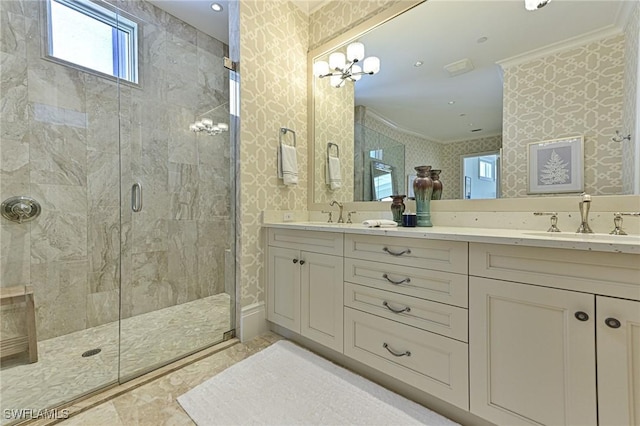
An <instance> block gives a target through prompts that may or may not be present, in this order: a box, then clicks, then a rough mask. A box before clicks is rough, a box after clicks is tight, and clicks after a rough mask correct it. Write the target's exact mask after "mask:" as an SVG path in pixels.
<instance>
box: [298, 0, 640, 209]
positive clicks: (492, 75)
mask: <svg viewBox="0 0 640 426" xmlns="http://www.w3.org/2000/svg"><path fill="white" fill-rule="evenodd" d="M374 20H375V19H374ZM639 20H640V5H639V3H638V2H637V1H635V0H604V1H593V0H585V1H568V0H553V1H551V2H549V3H548V4H547V5H546V6H545V7H543V8H541V9H539V10H536V11H527V10H526V9H525V7H524V0H510V1H453V0H429V1H426V2H422V3H420V4H418V5H416V6H414V7H412V8H410V9H409V10H407V11H405V12H404V13H401V14H397V16H395V17H393V18H392V19H388V20H386V21H385V22H383V23H379V22H378V24H375V26H374V27H372V28H368V29H367V28H364V27H362V28H361V29H360V30H359V33H357V34H356V33H355V32H352V33H351V34H350V33H347V34H345V35H343V36H341V37H339V38H338V39H336V40H335V41H334V42H329V43H327V44H325V45H323V46H321V47H319V48H317V49H314V50H313V51H312V52H310V54H309V64H310V76H309V78H310V88H311V94H312V96H311V101H310V116H311V117H312V119H313V121H312V123H310V136H311V137H310V141H312V143H311V144H310V145H311V147H310V164H311V165H312V166H311V169H310V170H311V171H312V178H311V179H310V182H311V183H310V186H311V188H310V194H311V195H310V201H311V202H312V203H325V202H327V201H329V200H331V199H338V200H341V201H375V200H376V199H378V200H379V199H380V197H377V196H376V194H375V193H374V191H372V190H371V188H373V187H374V186H373V180H374V179H375V177H376V176H375V174H374V173H372V170H374V169H375V167H374V168H372V164H374V162H375V163H384V164H387V165H390V166H392V167H391V169H392V170H393V176H391V179H392V180H391V182H392V183H393V186H394V190H395V191H397V192H399V193H401V194H404V193H405V192H406V188H407V180H408V179H410V176H411V175H413V174H414V173H415V172H414V167H415V166H419V165H431V166H432V168H434V169H439V170H441V173H440V180H441V181H442V182H443V185H444V190H443V196H442V198H443V199H468V198H471V199H473V198H486V197H489V198H492V197H499V198H515V197H527V196H533V195H534V194H532V193H531V191H530V186H529V175H530V174H531V173H530V172H531V171H530V170H529V158H528V157H529V155H530V154H529V152H530V149H529V148H528V147H529V146H530V144H532V143H539V142H544V143H553V142H552V141H555V140H558V139H562V138H568V137H572V136H581V137H583V161H582V162H581V164H571V167H581V168H583V175H584V179H583V180H584V183H583V187H582V188H581V189H583V190H584V191H586V192H588V193H590V194H594V195H622V194H634V193H636V194H637V193H638V186H640V183H638V182H637V181H638V167H639V164H640V147H639V142H638V135H637V129H638V108H637V107H636V105H637V104H638V91H637V88H638V50H639V47H638V33H639V31H640V30H639V28H640V23H639ZM378 21H379V20H378ZM372 25H374V24H372ZM355 41H357V42H360V43H362V44H363V45H364V50H365V53H364V55H365V57H369V56H375V57H377V58H379V60H380V71H379V72H377V73H376V74H374V75H362V76H360V78H359V80H358V81H355V82H353V81H350V80H348V81H346V82H345V84H343V85H342V86H341V87H339V88H336V87H333V85H332V81H331V80H332V79H331V78H318V77H316V76H314V75H311V73H312V71H311V68H312V66H313V64H314V63H316V62H318V61H322V60H324V61H328V59H329V55H330V54H331V53H333V52H336V51H338V52H346V50H347V46H348V45H349V44H351V43H352V42H355ZM363 62H364V61H360V62H359V63H357V64H356V65H362V64H363ZM335 81H336V80H335V79H334V83H335ZM628 135H630V137H628V138H626V137H627V136H628ZM550 141H551V142H550ZM329 142H331V143H335V144H337V145H339V147H340V155H341V158H340V162H341V165H340V168H341V178H342V181H341V185H340V187H338V188H333V189H331V188H330V186H329V185H327V182H328V177H327V172H326V162H327V153H326V147H327V143H329ZM486 153H491V155H492V156H493V157H491V158H492V161H487V158H489V157H487V156H486V155H485V154H486ZM476 157H477V158H480V159H481V160H482V161H484V163H487V164H488V165H487V164H484V163H483V164H480V163H482V161H481V160H478V159H477V158H476ZM468 158H476V159H475V160H474V161H475V163H477V164H475V163H474V165H475V168H474V167H470V166H468V167H465V159H468ZM554 158H556V157H554ZM467 161H469V160H467ZM557 161H560V160H557ZM556 166H558V167H560V166H562V167H564V166H563V165H562V164H556ZM567 167H568V166H567ZM489 169H491V170H489ZM465 170H472V171H471V172H465ZM489 172H490V176H487V175H486V174H487V173H489ZM483 173H484V175H483ZM466 174H468V175H469V176H466ZM532 176H533V175H532ZM531 179H534V177H532V178H531ZM491 181H493V185H494V187H495V189H493V190H491V189H489V190H487V189H485V190H483V191H480V188H483V187H486V186H487V185H488V184H489V182H491ZM469 182H470V184H469ZM474 188H477V191H476V193H475V194H482V195H476V196H474V195H475V194H474ZM576 192H579V191H576ZM554 193H555V191H554V188H553V186H552V185H550V186H549V190H548V191H547V192H546V193H542V195H553V194H554ZM487 194H489V195H487ZM491 194H493V195H491ZM540 195H541V194H540V193H536V194H535V196H540ZM564 195H567V194H566V193H565V194H564Z"/></svg>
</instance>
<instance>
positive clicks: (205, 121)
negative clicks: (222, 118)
mask: <svg viewBox="0 0 640 426" xmlns="http://www.w3.org/2000/svg"><path fill="white" fill-rule="evenodd" d="M202 124H203V125H204V126H205V127H211V126H213V120H209V119H208V118H204V119H202Z"/></svg>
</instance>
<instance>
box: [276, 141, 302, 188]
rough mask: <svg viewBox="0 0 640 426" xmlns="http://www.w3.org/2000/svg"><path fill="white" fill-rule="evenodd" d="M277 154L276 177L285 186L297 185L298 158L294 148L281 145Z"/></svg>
mask: <svg viewBox="0 0 640 426" xmlns="http://www.w3.org/2000/svg"><path fill="white" fill-rule="evenodd" d="M278 152H279V155H278V177H279V178H282V180H283V181H284V184H285V185H297V184H298V157H297V155H296V147H295V146H291V145H284V144H281V145H280V149H279V150H278Z"/></svg>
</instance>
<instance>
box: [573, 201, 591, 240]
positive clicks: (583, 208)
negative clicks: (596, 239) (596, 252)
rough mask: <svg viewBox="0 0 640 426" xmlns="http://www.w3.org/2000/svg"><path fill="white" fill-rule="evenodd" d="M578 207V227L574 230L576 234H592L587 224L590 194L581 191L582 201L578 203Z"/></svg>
mask: <svg viewBox="0 0 640 426" xmlns="http://www.w3.org/2000/svg"><path fill="white" fill-rule="evenodd" d="M578 206H579V208H580V221H581V223H580V227H579V228H578V230H577V231H576V233H578V234H593V231H592V230H591V227H590V226H589V208H590V207H591V195H589V194H587V193H585V192H583V193H582V201H580V202H579V203H578Z"/></svg>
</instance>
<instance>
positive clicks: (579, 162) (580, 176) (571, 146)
mask: <svg viewBox="0 0 640 426" xmlns="http://www.w3.org/2000/svg"><path fill="white" fill-rule="evenodd" d="M583 161H584V137H583V136H573V137H569V138H562V139H554V140H549V141H543V142H532V143H530V144H528V146H527V176H528V181H529V186H528V191H527V192H528V193H529V194H554V193H563V192H583V191H584V163H583Z"/></svg>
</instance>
